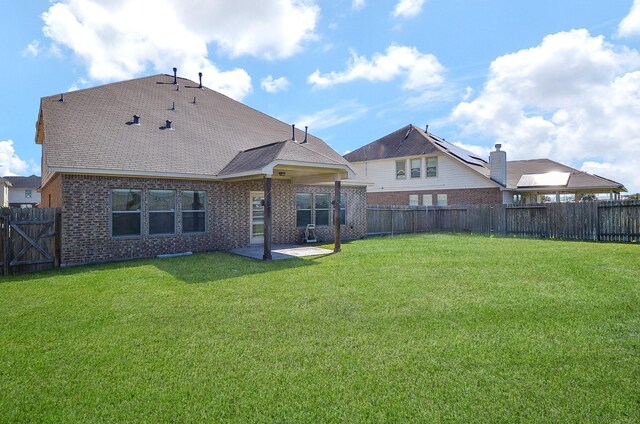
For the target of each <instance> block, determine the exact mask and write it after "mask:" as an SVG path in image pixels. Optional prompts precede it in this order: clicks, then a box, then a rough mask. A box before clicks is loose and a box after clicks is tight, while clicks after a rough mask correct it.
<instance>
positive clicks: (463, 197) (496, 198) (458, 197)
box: [367, 188, 502, 206]
mask: <svg viewBox="0 0 640 424" xmlns="http://www.w3.org/2000/svg"><path fill="white" fill-rule="evenodd" d="M410 194H417V195H418V201H419V204H420V206H423V202H422V196H423V195H424V194H431V195H433V204H434V205H436V204H437V197H436V196H437V195H438V194H446V195H447V204H448V205H483V204H484V205H486V204H492V205H494V204H502V192H501V191H500V189H499V188H472V189H459V190H414V191H390V192H386V193H380V192H378V193H367V203H368V204H369V205H408V204H409V195H410Z"/></svg>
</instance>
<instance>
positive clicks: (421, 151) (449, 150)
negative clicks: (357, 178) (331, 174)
mask: <svg viewBox="0 0 640 424" xmlns="http://www.w3.org/2000/svg"><path fill="white" fill-rule="evenodd" d="M437 154H442V155H446V156H448V157H450V158H452V159H454V160H456V161H457V162H459V163H462V164H464V165H466V167H467V168H468V169H470V170H472V171H473V172H477V173H479V174H480V175H482V176H484V177H486V178H487V179H488V180H489V181H491V182H493V183H494V184H496V186H500V187H503V186H501V185H500V184H498V183H497V182H495V181H494V180H492V179H491V178H489V176H490V174H491V169H490V167H489V163H488V162H487V161H486V160H484V159H483V158H481V157H480V156H478V155H476V154H475V153H472V152H470V151H468V150H465V149H462V148H460V147H458V146H456V145H454V144H451V143H449V142H448V141H446V140H444V139H442V138H440V137H438V136H436V135H434V134H431V133H428V132H425V131H423V130H422V129H420V128H418V127H416V126H414V125H407V126H405V127H402V128H400V129H399V130H396V131H394V132H392V133H390V134H387V135H385V136H384V137H381V138H379V139H377V140H375V141H373V142H371V143H369V144H366V145H364V146H362V147H360V148H358V149H356V150H354V151H353V152H350V153H347V154H346V155H344V158H345V159H347V160H348V161H350V162H364V161H373V160H383V159H393V158H403V157H410V156H427V155H437ZM549 172H560V173H568V174H569V178H568V181H567V182H566V183H563V184H562V185H561V186H544V187H541V186H536V187H535V190H544V189H547V190H550V189H557V188H559V187H562V190H574V191H575V190H606V191H609V190H616V191H620V190H621V191H626V189H625V188H624V185H622V184H621V183H619V182H616V181H613V180H609V179H606V178H603V177H600V176H598V175H593V174H589V173H586V172H583V171H579V170H577V169H575V168H572V167H570V166H567V165H563V164H561V163H558V162H554V161H552V160H550V159H533V160H517V161H507V186H506V189H509V190H520V191H526V190H529V191H530V190H532V189H533V188H532V187H530V186H527V187H524V186H521V187H518V181H520V179H521V178H522V176H523V175H540V176H541V175H542V174H547V173H549Z"/></svg>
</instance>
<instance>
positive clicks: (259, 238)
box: [249, 191, 264, 245]
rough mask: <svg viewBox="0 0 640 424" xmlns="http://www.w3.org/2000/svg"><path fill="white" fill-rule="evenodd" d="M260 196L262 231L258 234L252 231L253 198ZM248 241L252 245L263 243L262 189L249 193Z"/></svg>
mask: <svg viewBox="0 0 640 424" xmlns="http://www.w3.org/2000/svg"><path fill="white" fill-rule="evenodd" d="M255 197H260V198H261V199H262V201H263V204H262V209H261V210H262V223H263V230H262V231H263V232H262V233H260V234H254V233H253V218H254V217H253V199H254V198H255ZM249 243H250V244H253V245H258V244H264V191H252V192H250V193H249Z"/></svg>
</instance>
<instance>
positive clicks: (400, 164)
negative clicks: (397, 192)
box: [396, 160, 407, 180]
mask: <svg viewBox="0 0 640 424" xmlns="http://www.w3.org/2000/svg"><path fill="white" fill-rule="evenodd" d="M406 179H407V161H406V160H397V161H396V180H406Z"/></svg>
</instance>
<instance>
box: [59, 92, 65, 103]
mask: <svg viewBox="0 0 640 424" xmlns="http://www.w3.org/2000/svg"><path fill="white" fill-rule="evenodd" d="M58 101H59V102H64V94H60V99H59V100H58Z"/></svg>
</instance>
